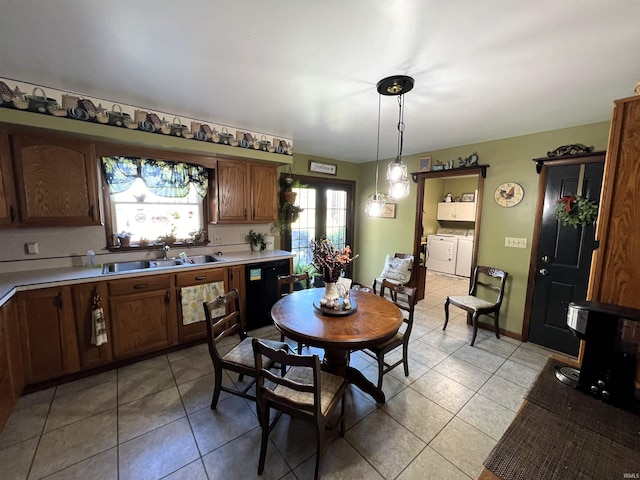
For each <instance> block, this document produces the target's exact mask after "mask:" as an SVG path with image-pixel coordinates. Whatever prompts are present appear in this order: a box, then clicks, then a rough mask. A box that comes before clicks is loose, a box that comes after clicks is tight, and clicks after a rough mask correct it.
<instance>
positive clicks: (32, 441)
mask: <svg viewBox="0 0 640 480" xmlns="http://www.w3.org/2000/svg"><path fill="white" fill-rule="evenodd" d="M467 288H468V280H467V279H459V278H452V277H448V276H444V275H437V274H432V273H429V274H428V276H427V295H426V297H425V299H424V300H422V301H420V302H419V303H418V305H417V307H416V314H415V323H414V329H413V333H412V335H411V344H410V349H409V357H410V376H409V377H405V376H404V374H403V369H402V367H401V366H399V367H397V368H396V369H395V370H393V371H392V372H391V373H390V374H387V375H386V376H385V378H384V386H383V389H384V391H385V394H386V396H387V402H386V403H385V404H384V405H378V404H376V403H374V401H373V400H372V399H371V398H370V397H369V396H367V395H365V394H363V393H362V392H361V391H360V390H358V389H357V388H354V387H350V388H349V390H348V393H347V395H348V396H347V404H346V415H347V421H346V426H347V431H346V434H345V436H344V438H337V439H336V440H334V441H333V442H332V443H331V445H330V447H329V449H328V451H327V453H326V455H325V457H324V458H323V463H322V467H321V474H322V478H324V479H349V480H351V479H353V478H366V479H368V480H369V479H380V478H385V479H401V480H408V479H420V480H424V479H447V480H451V479H469V478H476V477H477V476H478V474H479V473H480V471H481V469H482V462H483V460H484V459H485V458H486V456H487V454H488V453H489V451H490V450H491V449H492V448H493V446H494V445H495V444H496V442H497V441H498V439H499V438H500V436H501V435H502V433H503V432H504V431H505V429H506V428H507V427H508V425H509V423H510V422H511V420H512V419H513V417H514V415H515V413H516V411H517V410H518V408H519V406H520V404H521V402H522V398H523V396H524V395H525V393H526V391H527V389H528V387H529V386H530V385H531V384H532V382H533V381H534V379H535V378H536V376H537V374H538V372H539V371H540V370H541V369H542V367H543V365H544V363H545V361H546V359H547V357H548V355H549V353H550V351H548V350H545V349H542V348H540V347H538V346H536V345H532V344H527V343H521V342H518V341H516V340H513V339H511V338H507V337H501V338H500V339H499V340H498V339H496V338H495V335H494V334H492V333H490V332H487V331H484V330H481V331H480V332H479V333H478V338H477V339H476V344H475V346H474V347H470V346H469V341H470V339H471V329H470V327H469V326H467V324H466V322H465V319H466V317H465V315H464V312H462V311H461V310H458V309H455V308H453V309H452V314H453V318H452V319H451V320H450V322H449V326H448V327H447V330H446V331H443V330H442V325H443V319H444V309H443V306H442V305H443V302H444V298H445V297H446V295H451V294H458V295H459V294H463V293H464V292H466V290H467ZM252 334H253V335H259V336H263V337H272V338H278V334H277V332H275V330H274V329H273V328H272V327H270V328H264V329H261V331H259V332H255V331H254V332H252ZM351 364H352V365H354V366H357V367H358V368H360V369H361V370H362V371H363V373H364V374H365V375H366V376H367V377H368V378H370V379H371V380H372V381H374V382H375V381H376V380H377V367H376V366H375V364H374V363H373V360H372V359H371V358H370V357H368V356H366V355H364V354H362V353H356V354H353V355H352V358H351ZM212 372H213V369H212V366H211V361H210V359H209V356H208V352H207V348H206V346H205V345H199V346H196V347H192V348H189V349H186V350H181V351H178V352H174V353H171V354H168V355H162V356H159V357H156V358H153V359H151V360H146V361H142V362H138V363H136V364H133V365H130V366H127V367H124V368H121V369H118V370H113V371H109V372H106V373H102V374H99V375H94V376H92V377H88V378H85V379H82V380H78V381H76V382H73V383H68V384H65V385H60V386H58V387H56V388H51V389H48V390H44V391H40V392H37V393H33V394H30V395H27V396H25V397H22V398H21V399H20V401H19V403H18V405H17V407H16V409H15V411H14V412H13V413H12V415H11V417H10V419H9V421H8V423H7V425H6V427H5V429H4V431H3V432H2V433H0V479H2V480H5V479H6V480H8V479H27V478H28V479H39V478H47V479H65V480H66V479H83V480H84V479H94V480H99V479H121V480H128V479H134V480H143V479H161V478H164V479H171V480H177V479H185V480H186V479H188V480H192V479H193V480H198V479H246V478H257V473H256V472H257V464H258V452H259V449H260V428H259V425H258V420H257V417H256V413H255V405H254V404H253V403H252V402H250V401H247V400H245V399H242V398H239V397H236V396H233V395H229V394H225V393H224V392H223V393H222V395H221V399H220V402H219V404H218V409H217V410H215V411H213V410H211V409H210V408H209V404H210V402H211V393H212V385H213V373H212ZM224 381H225V382H227V384H231V382H232V380H231V378H230V377H228V376H226V377H225V379H224ZM270 442H271V443H270V446H269V449H268V455H267V461H266V468H265V472H264V473H263V475H262V477H261V478H264V479H279V478H282V479H285V480H293V479H307V478H313V469H314V461H315V457H314V455H315V454H314V452H315V438H314V435H313V432H312V430H311V429H310V427H309V426H308V425H307V424H306V423H304V422H301V421H295V420H290V419H289V418H288V417H286V416H283V417H282V418H281V419H280V421H279V422H278V424H277V426H276V428H275V429H274V431H273V432H272V433H271V437H270Z"/></svg>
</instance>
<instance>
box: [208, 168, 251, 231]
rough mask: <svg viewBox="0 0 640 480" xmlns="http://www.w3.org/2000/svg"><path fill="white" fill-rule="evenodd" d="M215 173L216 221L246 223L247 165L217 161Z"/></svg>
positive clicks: (247, 204) (247, 206)
mask: <svg viewBox="0 0 640 480" xmlns="http://www.w3.org/2000/svg"><path fill="white" fill-rule="evenodd" d="M216 173H217V180H218V221H219V222H226V223H235V222H246V221H248V219H249V217H248V214H249V212H248V208H249V202H248V199H247V193H246V192H247V190H248V184H247V164H246V163H242V162H233V161H226V160H225V161H219V162H218V168H217V171H216Z"/></svg>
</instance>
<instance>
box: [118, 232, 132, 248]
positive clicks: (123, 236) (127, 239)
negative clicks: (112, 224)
mask: <svg viewBox="0 0 640 480" xmlns="http://www.w3.org/2000/svg"><path fill="white" fill-rule="evenodd" d="M114 237H115V238H116V241H117V242H118V244H119V245H120V246H121V247H128V246H129V245H131V237H133V233H131V232H120V233H116V234H115V235H114Z"/></svg>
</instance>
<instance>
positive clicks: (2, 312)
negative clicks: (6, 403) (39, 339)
mask: <svg viewBox="0 0 640 480" xmlns="http://www.w3.org/2000/svg"><path fill="white" fill-rule="evenodd" d="M0 318H4V322H5V323H4V328H5V330H4V332H5V337H6V348H7V361H8V368H9V373H10V375H11V385H12V392H13V398H14V400H16V399H18V398H19V397H20V395H21V394H22V389H23V388H24V371H23V368H22V349H21V344H20V343H21V342H20V330H19V327H18V320H17V316H16V302H15V300H13V299H12V300H9V301H8V302H7V303H5V304H4V305H3V306H2V307H1V308H0Z"/></svg>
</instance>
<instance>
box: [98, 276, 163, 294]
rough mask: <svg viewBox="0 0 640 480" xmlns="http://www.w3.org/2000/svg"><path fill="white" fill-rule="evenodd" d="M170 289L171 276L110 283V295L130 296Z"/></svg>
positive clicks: (130, 279)
mask: <svg viewBox="0 0 640 480" xmlns="http://www.w3.org/2000/svg"><path fill="white" fill-rule="evenodd" d="M170 287H171V277H170V276H169V275H154V276H149V277H138V278H129V279H126V280H118V281H116V282H109V294H110V295H128V294H131V293H140V292H148V291H151V290H163V289H167V288H170Z"/></svg>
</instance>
